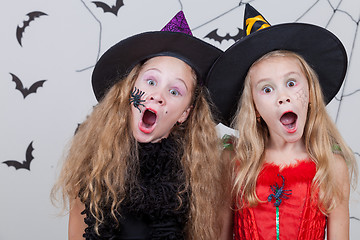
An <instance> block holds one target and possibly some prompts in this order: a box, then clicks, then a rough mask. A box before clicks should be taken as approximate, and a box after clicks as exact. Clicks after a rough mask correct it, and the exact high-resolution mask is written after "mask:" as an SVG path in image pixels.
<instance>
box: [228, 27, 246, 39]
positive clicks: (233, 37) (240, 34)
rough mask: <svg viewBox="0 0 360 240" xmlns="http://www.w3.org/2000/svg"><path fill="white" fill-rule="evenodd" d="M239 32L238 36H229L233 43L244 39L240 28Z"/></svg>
mask: <svg viewBox="0 0 360 240" xmlns="http://www.w3.org/2000/svg"><path fill="white" fill-rule="evenodd" d="M238 30H239V32H238V34H236V35H235V36H231V39H234V41H235V42H236V41H237V40H239V39H241V38H242V37H244V35H245V34H244V31H243V30H242V29H241V28H238Z"/></svg>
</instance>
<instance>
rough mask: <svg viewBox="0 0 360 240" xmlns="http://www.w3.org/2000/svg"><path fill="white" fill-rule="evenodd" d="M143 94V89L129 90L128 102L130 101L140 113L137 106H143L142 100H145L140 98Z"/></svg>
mask: <svg viewBox="0 0 360 240" xmlns="http://www.w3.org/2000/svg"><path fill="white" fill-rule="evenodd" d="M144 94H145V92H143V91H140V89H136V87H135V89H134V91H132V92H131V94H130V104H131V103H132V104H133V105H134V107H136V108H137V109H138V110H139V111H140V113H141V110H140V108H139V106H140V105H141V106H143V107H145V105H144V104H142V102H145V100H141V97H142V96H143V95H144Z"/></svg>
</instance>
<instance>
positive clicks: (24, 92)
mask: <svg viewBox="0 0 360 240" xmlns="http://www.w3.org/2000/svg"><path fill="white" fill-rule="evenodd" d="M10 75H11V76H12V81H13V82H15V84H16V86H15V89H17V90H19V91H20V92H21V93H22V95H23V97H24V98H25V97H26V96H27V89H25V88H24V85H23V84H22V82H21V80H20V79H19V78H18V77H17V76H16V75H15V74H12V73H10Z"/></svg>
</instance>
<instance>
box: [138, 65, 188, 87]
mask: <svg viewBox="0 0 360 240" xmlns="http://www.w3.org/2000/svg"><path fill="white" fill-rule="evenodd" d="M151 70H154V71H157V72H159V73H162V72H161V70H160V69H158V68H149V69H146V70H145V71H144V72H147V71H151ZM175 80H178V81H181V82H182V83H183V84H184V86H185V88H186V91H189V89H188V87H187V85H186V83H185V81H184V80H183V79H182V78H178V77H177V78H175Z"/></svg>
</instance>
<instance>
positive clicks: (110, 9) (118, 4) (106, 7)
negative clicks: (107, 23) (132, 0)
mask: <svg viewBox="0 0 360 240" xmlns="http://www.w3.org/2000/svg"><path fill="white" fill-rule="evenodd" d="M92 3H95V5H96V7H98V8H101V9H102V10H103V11H104V13H106V12H110V13H113V14H114V15H115V16H117V14H118V11H119V9H120V8H121V7H122V6H124V2H123V0H116V4H115V6H114V5H112V6H111V7H110V6H109V5H107V4H106V3H103V2H99V1H93V2H92Z"/></svg>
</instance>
